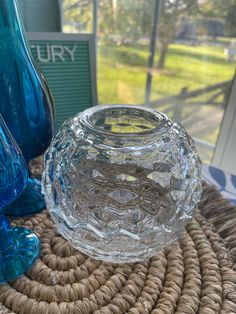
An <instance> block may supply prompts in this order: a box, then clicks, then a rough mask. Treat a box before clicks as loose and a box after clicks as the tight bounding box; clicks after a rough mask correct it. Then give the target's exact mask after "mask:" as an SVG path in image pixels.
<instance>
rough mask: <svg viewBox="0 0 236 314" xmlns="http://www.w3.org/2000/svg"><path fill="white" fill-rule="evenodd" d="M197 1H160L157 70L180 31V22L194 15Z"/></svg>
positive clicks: (160, 67)
mask: <svg viewBox="0 0 236 314" xmlns="http://www.w3.org/2000/svg"><path fill="white" fill-rule="evenodd" d="M197 12H198V2H197V0H165V1H162V9H161V19H160V24H159V46H160V58H159V61H158V65H157V68H158V69H163V68H164V66H165V60H166V56H167V52H168V48H169V44H170V43H171V42H172V41H173V39H174V38H175V35H176V33H177V32H178V30H179V29H180V26H181V20H182V19H183V18H184V17H186V16H193V15H196V14H197Z"/></svg>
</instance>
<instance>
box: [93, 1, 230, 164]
mask: <svg viewBox="0 0 236 314" xmlns="http://www.w3.org/2000/svg"><path fill="white" fill-rule="evenodd" d="M234 3H235V2H234V1H226V0H224V1H218V0H217V1H216V0H198V1H197V0H178V1H177V0H165V1H162V8H161V13H160V23H159V28H158V30H159V32H158V45H157V49H156V54H155V62H154V66H153V68H152V69H149V71H150V72H151V73H152V89H151V99H150V100H151V103H150V104H149V105H150V106H152V107H153V108H155V109H157V110H160V111H163V112H165V113H167V114H168V115H169V116H171V117H173V118H175V120H177V121H180V122H181V123H182V124H183V125H184V126H185V127H186V129H187V130H188V132H189V133H190V134H191V135H192V136H193V137H194V139H195V141H196V144H197V146H198V148H199V153H200V155H201V157H202V160H203V161H204V162H208V163H209V162H210V161H211V158H212V156H213V152H214V147H215V144H216V141H217V136H218V134H219V130H220V124H221V121H222V117H223V114H224V109H225V104H226V99H227V95H228V92H229V89H230V83H231V80H232V77H233V75H234V71H235V55H236V22H235V21H236V5H235V4H234ZM154 5H155V1H154V0H153V1H145V0H133V1H131V0H100V1H99V11H98V12H99V15H98V16H99V24H98V36H99V41H98V43H99V48H98V91H99V101H100V103H124V104H126V103H134V104H144V99H145V87H146V77H147V72H148V57H149V50H150V38H151V33H152V23H153V18H154Z"/></svg>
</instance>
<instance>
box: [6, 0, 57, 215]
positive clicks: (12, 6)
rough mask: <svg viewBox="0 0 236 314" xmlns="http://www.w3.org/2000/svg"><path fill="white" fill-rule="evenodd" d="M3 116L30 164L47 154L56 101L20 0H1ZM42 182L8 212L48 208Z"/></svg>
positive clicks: (29, 188)
mask: <svg viewBox="0 0 236 314" xmlns="http://www.w3.org/2000/svg"><path fill="white" fill-rule="evenodd" d="M0 75H1V80H0V113H1V114H2V116H3V118H4V120H5V122H6V124H7V126H8V128H9V129H10V131H11V133H12V134H13V136H14V138H15V140H16V141H17V143H18V145H19V146H20V149H21V151H22V153H23V155H24V157H25V159H26V161H27V163H28V162H29V161H30V159H32V158H35V157H37V156H39V155H41V154H43V153H44V152H45V150H46V149H47V147H48V146H49V144H50V141H51V139H52V136H53V119H54V118H53V117H54V102H53V98H52V96H51V93H50V91H49V88H48V86H47V83H46V81H45V78H44V76H43V75H42V73H41V72H40V70H39V68H38V67H37V65H36V64H35V62H34V60H33V58H32V56H31V52H30V48H29V46H28V42H27V38H26V34H25V31H24V27H23V24H22V22H21V19H20V15H19V10H18V6H17V1H16V0H0ZM40 190H41V185H40V182H39V181H37V180H34V179H31V178H29V181H28V185H27V187H26V189H25V191H24V193H23V194H22V196H21V198H20V199H18V200H17V204H15V205H14V204H11V205H10V207H8V208H7V209H6V210H7V212H8V214H11V215H24V214H31V213H34V212H37V211H39V210H40V209H42V208H44V207H45V203H44V200H43V197H42V195H41V192H40Z"/></svg>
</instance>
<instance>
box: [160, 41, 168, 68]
mask: <svg viewBox="0 0 236 314" xmlns="http://www.w3.org/2000/svg"><path fill="white" fill-rule="evenodd" d="M168 46H169V44H168V43H162V44H161V53H160V58H159V61H158V64H157V68H158V69H164V67H165V61H166V56H167V52H168Z"/></svg>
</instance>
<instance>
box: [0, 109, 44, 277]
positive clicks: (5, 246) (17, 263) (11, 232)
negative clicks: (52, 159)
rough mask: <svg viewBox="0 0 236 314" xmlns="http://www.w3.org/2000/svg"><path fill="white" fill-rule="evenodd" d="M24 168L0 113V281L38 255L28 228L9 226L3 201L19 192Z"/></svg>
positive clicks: (24, 179)
mask: <svg viewBox="0 0 236 314" xmlns="http://www.w3.org/2000/svg"><path fill="white" fill-rule="evenodd" d="M27 179H28V171H27V166H26V164H25V161H24V157H23V155H22V154H21V152H20V150H19V148H18V147H17V144H16V143H15V141H14V139H13V138H12V136H11V134H10V133H9V131H8V129H7V127H6V125H5V123H4V121H3V119H2V117H1V115H0V283H3V282H6V281H11V280H13V279H16V278H17V277H18V276H20V275H21V274H23V273H24V272H26V271H27V270H28V269H29V268H30V267H31V266H32V264H33V263H34V262H35V261H36V259H37V257H38V255H39V240H38V238H37V236H36V235H35V234H34V233H33V232H31V231H30V230H28V229H26V228H22V227H11V226H10V223H9V220H8V218H7V217H6V216H4V208H5V206H6V205H8V204H9V203H11V202H12V201H14V200H15V199H16V198H17V197H18V196H19V195H20V193H22V191H23V189H24V187H25V185H26V184H27Z"/></svg>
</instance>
